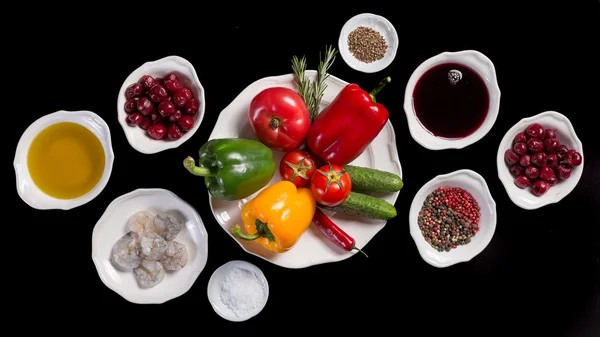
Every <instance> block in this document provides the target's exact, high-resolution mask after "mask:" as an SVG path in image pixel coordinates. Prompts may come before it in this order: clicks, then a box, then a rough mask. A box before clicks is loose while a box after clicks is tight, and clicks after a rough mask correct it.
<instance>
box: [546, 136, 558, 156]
mask: <svg viewBox="0 0 600 337" xmlns="http://www.w3.org/2000/svg"><path fill="white" fill-rule="evenodd" d="M559 146H560V143H559V142H558V139H556V138H547V139H546V140H544V149H545V150H546V153H554V152H556V150H557V149H558V147H559Z"/></svg>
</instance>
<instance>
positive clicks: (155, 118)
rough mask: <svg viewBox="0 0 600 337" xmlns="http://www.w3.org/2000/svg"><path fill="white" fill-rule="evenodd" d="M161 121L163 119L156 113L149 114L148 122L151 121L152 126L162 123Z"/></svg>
mask: <svg viewBox="0 0 600 337" xmlns="http://www.w3.org/2000/svg"><path fill="white" fill-rule="evenodd" d="M163 119H164V117H163V116H161V115H160V114H159V113H158V111H154V112H153V113H151V114H150V121H152V124H157V123H162V122H163Z"/></svg>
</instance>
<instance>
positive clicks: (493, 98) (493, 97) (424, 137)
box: [403, 49, 502, 150]
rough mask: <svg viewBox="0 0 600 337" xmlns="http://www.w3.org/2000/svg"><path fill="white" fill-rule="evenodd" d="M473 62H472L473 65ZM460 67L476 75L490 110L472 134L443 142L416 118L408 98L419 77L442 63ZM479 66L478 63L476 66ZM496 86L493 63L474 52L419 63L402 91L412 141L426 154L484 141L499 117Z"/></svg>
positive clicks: (468, 50) (444, 54) (455, 53)
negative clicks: (485, 93) (486, 95)
mask: <svg viewBox="0 0 600 337" xmlns="http://www.w3.org/2000/svg"><path fill="white" fill-rule="evenodd" d="M473 59H475V61H473ZM446 62H455V63H462V64H464V65H465V66H467V67H468V68H471V69H472V70H473V71H475V72H477V73H478V74H479V76H481V78H482V79H483V81H484V82H485V84H486V86H487V89H488V93H489V96H490V106H489V110H488V113H487V116H486V118H485V120H484V122H483V124H482V125H481V126H480V127H479V128H478V129H477V130H476V131H475V132H473V133H471V134H470V135H468V136H466V137H462V138H444V137H436V136H434V135H433V134H432V133H431V132H430V131H429V130H427V129H426V128H425V126H424V125H423V124H422V123H421V122H420V121H419V119H418V118H417V116H416V114H415V112H414V108H413V100H412V95H413V91H414V89H415V86H416V84H417V82H418V80H419V79H420V78H421V76H422V75H423V74H424V73H425V72H427V70H429V69H431V68H432V67H434V66H436V65H439V64H442V63H446ZM477 62H479V63H477ZM484 65H485V66H486V67H487V68H486V69H485V72H487V74H484V73H482V72H481V71H478V70H477V69H476V68H478V67H483V66H484ZM501 96H502V95H501V91H500V86H499V85H498V77H497V74H496V68H495V66H494V63H493V62H492V60H491V59H490V58H488V57H487V56H486V55H485V54H483V53H481V52H479V51H477V50H471V49H467V50H460V51H455V52H451V51H445V52H442V53H439V54H437V55H434V56H432V57H430V58H428V59H426V60H425V61H423V62H422V63H421V64H420V65H419V66H418V67H417V68H416V69H415V70H414V71H413V73H412V74H411V76H410V78H409V80H408V82H407V84H406V88H405V91H404V104H403V108H404V113H405V115H406V119H407V123H408V131H409V133H410V135H411V136H412V138H413V139H414V140H415V141H416V142H417V143H418V144H419V145H421V146H423V147H424V148H426V149H428V150H446V149H462V148H465V147H467V146H469V145H472V144H474V143H476V142H478V141H479V140H481V139H482V138H483V137H485V136H486V135H487V134H488V133H489V132H490V130H491V129H492V127H493V126H494V124H495V123H496V120H497V119H498V115H499V113H500V98H501Z"/></svg>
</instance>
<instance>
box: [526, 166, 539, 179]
mask: <svg viewBox="0 0 600 337" xmlns="http://www.w3.org/2000/svg"><path fill="white" fill-rule="evenodd" d="M525 175H526V176H527V177H528V178H529V179H531V180H534V179H536V178H537V177H539V176H540V169H538V168H537V167H535V166H527V167H526V168H525Z"/></svg>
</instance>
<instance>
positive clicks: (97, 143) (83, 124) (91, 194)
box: [14, 110, 114, 210]
mask: <svg viewBox="0 0 600 337" xmlns="http://www.w3.org/2000/svg"><path fill="white" fill-rule="evenodd" d="M113 161H114V153H113V150H112V144H111V137H110V130H109V128H108V125H107V124H106V122H105V121H104V120H103V119H102V118H101V117H100V116H98V115H97V114H95V113H93V112H91V111H65V110H61V111H57V112H54V113H51V114H48V115H45V116H43V117H41V118H39V119H38V120H36V121H35V122H33V123H32V124H31V125H30V126H29V127H28V128H27V129H26V130H25V132H24V133H23V135H22V136H21V139H20V140H19V144H18V145H17V150H16V153H15V160H14V168H15V175H16V180H17V192H18V194H19V196H20V197H21V199H23V201H24V202H25V203H27V204H28V205H29V206H31V207H33V208H36V209H42V210H44V209H62V210H68V209H72V208H75V207H78V206H81V205H83V204H85V203H87V202H89V201H91V200H92V199H94V198H95V197H96V196H98V195H99V194H100V192H102V190H103V189H104V187H105V186H106V184H107V183H108V179H109V178H110V174H111V172H112V166H113Z"/></svg>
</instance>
